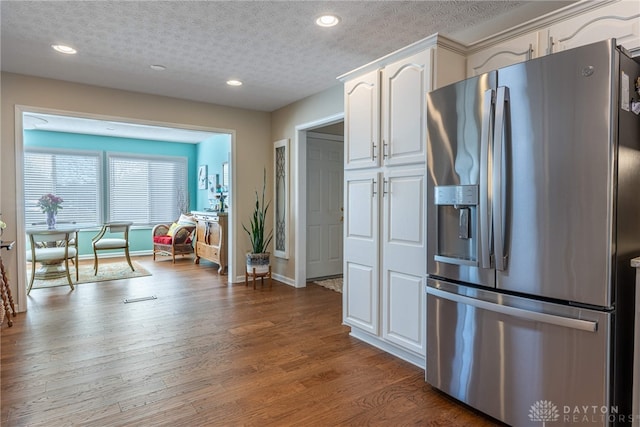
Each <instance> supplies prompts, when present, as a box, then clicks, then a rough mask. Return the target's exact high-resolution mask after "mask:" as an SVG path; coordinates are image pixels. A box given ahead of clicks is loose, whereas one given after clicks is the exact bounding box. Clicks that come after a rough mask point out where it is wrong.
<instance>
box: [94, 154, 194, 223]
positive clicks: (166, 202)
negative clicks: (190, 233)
mask: <svg viewBox="0 0 640 427" xmlns="http://www.w3.org/2000/svg"><path fill="white" fill-rule="evenodd" d="M107 165H108V166H107V169H108V171H109V173H108V180H107V182H108V188H109V204H108V217H109V220H110V221H133V223H134V224H155V223H161V222H171V221H173V220H175V219H176V218H178V217H179V216H180V206H179V204H180V200H182V199H183V198H184V195H185V194H187V160H186V158H182V157H149V156H136V155H131V154H122V153H119V154H107Z"/></svg>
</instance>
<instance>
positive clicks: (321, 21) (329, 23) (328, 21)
mask: <svg viewBox="0 0 640 427" xmlns="http://www.w3.org/2000/svg"><path fill="white" fill-rule="evenodd" d="M339 22H340V18H339V17H338V16H336V15H322V16H321V17H319V18H318V19H316V24H317V25H319V26H321V27H333V26H336V25H338V23H339Z"/></svg>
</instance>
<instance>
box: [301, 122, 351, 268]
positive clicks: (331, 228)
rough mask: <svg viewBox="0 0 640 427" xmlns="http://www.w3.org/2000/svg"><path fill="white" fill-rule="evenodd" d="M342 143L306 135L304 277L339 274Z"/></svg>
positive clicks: (332, 138) (340, 265) (341, 215)
mask: <svg viewBox="0 0 640 427" xmlns="http://www.w3.org/2000/svg"><path fill="white" fill-rule="evenodd" d="M343 175H344V172H343V143H342V141H340V140H336V138H335V137H331V136H328V137H323V136H321V135H312V134H308V135H307V278H309V279H311V278H317V277H327V276H337V275H340V274H342V250H343V248H342V246H343V241H342V236H343V233H342V224H343V206H342V203H343V197H342V186H343Z"/></svg>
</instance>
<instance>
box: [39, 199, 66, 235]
mask: <svg viewBox="0 0 640 427" xmlns="http://www.w3.org/2000/svg"><path fill="white" fill-rule="evenodd" d="M62 202H64V200H62V197H58V196H56V195H55V194H51V193H48V194H45V195H44V196H42V197H40V198H39V199H38V203H37V205H38V207H39V208H40V209H41V210H42V212H43V213H45V214H46V215H47V228H48V229H49V230H54V229H55V228H56V215H58V211H59V210H61V209H62Z"/></svg>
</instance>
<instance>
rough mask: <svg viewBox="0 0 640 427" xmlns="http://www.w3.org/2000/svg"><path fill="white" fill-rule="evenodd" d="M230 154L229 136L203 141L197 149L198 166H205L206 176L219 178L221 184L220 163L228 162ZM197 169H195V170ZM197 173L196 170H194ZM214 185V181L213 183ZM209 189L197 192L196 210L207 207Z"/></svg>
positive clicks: (218, 136)
mask: <svg viewBox="0 0 640 427" xmlns="http://www.w3.org/2000/svg"><path fill="white" fill-rule="evenodd" d="M230 153H231V135H229V134H220V135H215V136H212V137H211V138H209V139H205V140H204V141H202V142H201V143H200V144H198V147H197V154H198V155H197V157H198V166H200V165H206V166H207V170H208V172H207V175H209V176H211V175H213V176H215V175H216V174H218V175H219V176H220V183H222V163H224V162H228V161H230V158H229V156H230ZM196 169H197V168H196ZM196 173H197V170H196ZM213 182H214V185H215V180H214V181H213ZM209 190H210V189H209V188H207V189H206V190H198V189H197V188H196V191H197V193H198V196H197V198H196V209H195V210H203V209H205V208H208V207H209Z"/></svg>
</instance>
